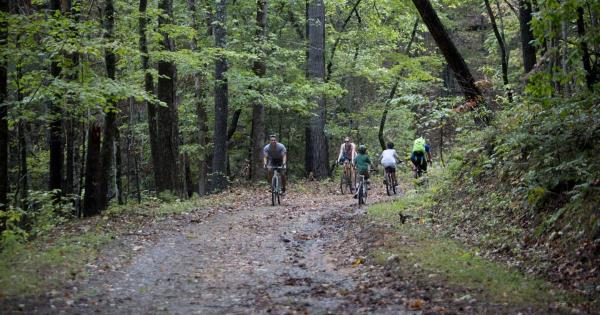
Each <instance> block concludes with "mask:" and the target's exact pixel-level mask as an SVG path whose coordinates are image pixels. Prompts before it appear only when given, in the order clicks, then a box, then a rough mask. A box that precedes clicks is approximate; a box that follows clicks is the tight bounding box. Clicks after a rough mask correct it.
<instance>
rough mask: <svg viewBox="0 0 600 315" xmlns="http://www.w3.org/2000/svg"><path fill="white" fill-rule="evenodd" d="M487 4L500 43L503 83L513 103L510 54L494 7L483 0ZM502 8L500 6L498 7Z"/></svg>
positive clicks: (488, 1) (495, 34)
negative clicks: (509, 80)
mask: <svg viewBox="0 0 600 315" xmlns="http://www.w3.org/2000/svg"><path fill="white" fill-rule="evenodd" d="M483 1H484V3H485V7H486V9H487V12H488V15H489V17H490V22H492V29H493V30H494V36H496V40H497V41H498V46H499V48H500V60H501V64H502V81H503V82H504V88H505V89H506V93H507V95H508V100H509V101H510V102H512V100H513V99H512V91H511V90H510V88H509V85H508V84H509V83H508V54H507V53H506V43H505V42H504V37H503V36H502V34H500V30H499V29H498V24H496V17H495V16H494V11H493V10H492V6H491V5H490V0H483ZM498 7H500V6H498ZM498 14H499V15H500V14H502V12H498Z"/></svg>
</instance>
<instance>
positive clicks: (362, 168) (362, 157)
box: [354, 144, 373, 189]
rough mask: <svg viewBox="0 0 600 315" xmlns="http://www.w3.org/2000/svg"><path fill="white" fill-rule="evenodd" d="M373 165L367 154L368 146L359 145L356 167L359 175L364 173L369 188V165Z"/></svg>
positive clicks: (355, 160)
mask: <svg viewBox="0 0 600 315" xmlns="http://www.w3.org/2000/svg"><path fill="white" fill-rule="evenodd" d="M371 166H373V164H372V163H371V159H370V158H369V156H368V155H367V147H366V146H365V145H364V144H361V145H360V146H359V147H358V154H357V155H356V157H355V158H354V167H355V168H356V172H357V173H358V175H364V176H365V181H366V183H367V189H369V167H371Z"/></svg>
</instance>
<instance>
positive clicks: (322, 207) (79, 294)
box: [24, 188, 407, 314]
mask: <svg viewBox="0 0 600 315" xmlns="http://www.w3.org/2000/svg"><path fill="white" fill-rule="evenodd" d="M317 189H318V188H317ZM315 192H316V191H315ZM376 198H377V199H379V198H383V197H382V196H379V197H376ZM251 199H252V200H249V201H247V202H245V203H243V204H242V205H243V206H242V207H237V206H236V207H231V206H230V207H225V208H221V209H212V210H198V211H191V212H190V213H186V214H183V215H180V216H177V217H175V218H170V219H169V220H166V221H164V222H162V223H159V224H156V225H155V226H150V227H148V228H147V229H144V230H139V231H136V233H134V234H135V235H133V236H128V237H125V238H123V239H122V240H121V242H122V245H121V247H122V248H121V250H120V251H119V250H117V249H115V250H114V252H112V253H107V254H106V255H105V256H106V258H105V260H104V261H101V262H98V263H97V264H95V265H90V266H88V267H89V271H90V276H89V278H88V280H86V282H85V283H82V284H80V287H79V288H74V289H73V288H69V289H67V290H66V292H64V293H63V292H60V293H57V294H55V295H56V296H55V297H53V298H51V299H50V300H49V301H48V304H45V305H37V306H36V307H35V308H33V309H28V310H24V311H25V312H26V313H28V312H34V313H59V312H64V313H69V314H71V313H101V314H163V313H167V314H224V313H230V314H240V313H245V314H247V313H273V314H282V313H301V314H303V313H309V314H326V313H336V314H339V313H377V314H386V313H387V314H404V313H407V312H406V311H405V307H404V306H403V303H402V301H401V300H400V296H399V295H398V294H396V295H395V292H386V290H385V289H382V291H381V292H378V293H377V294H373V291H372V290H368V291H369V292H366V293H361V292H364V291H365V290H363V289H364V288H365V286H364V283H365V281H367V280H366V279H365V277H367V276H368V272H367V271H368V269H369V267H366V266H365V265H363V264H362V262H363V261H364V257H363V258H361V257H360V251H361V246H360V245H361V244H360V243H359V242H358V241H357V240H356V238H355V236H354V235H355V234H356V232H357V231H355V230H354V231H353V230H351V229H350V228H356V226H353V227H351V226H350V225H349V222H352V221H353V220H355V219H357V218H359V217H360V216H362V215H363V210H361V209H358V208H357V207H356V206H355V203H356V202H355V200H353V199H352V198H351V197H349V196H347V195H346V196H340V195H335V194H329V193H320V194H317V193H314V192H313V193H306V192H303V193H301V192H290V193H289V194H288V196H286V198H285V199H284V200H283V203H282V205H281V206H277V207H271V206H268V205H265V202H264V200H265V198H264V196H260V193H257V194H255V196H254V197H253V198H251ZM374 199H375V198H373V199H371V200H370V202H373V200H374ZM123 248H130V249H131V250H130V251H129V255H132V256H130V257H127V256H128V255H123V254H121V255H118V254H119V253H123V252H124V251H123V250H122V249H123ZM125 252H126V251H125ZM371 268H372V267H371ZM28 305H29V303H28Z"/></svg>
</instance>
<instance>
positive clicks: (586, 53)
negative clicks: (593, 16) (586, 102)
mask: <svg viewBox="0 0 600 315" xmlns="http://www.w3.org/2000/svg"><path fill="white" fill-rule="evenodd" d="M583 16H584V12H583V8H582V7H578V8H577V34H579V45H580V46H581V60H582V62H583V69H584V70H585V82H586V84H587V87H588V88H589V89H590V90H591V89H592V88H593V86H594V84H595V83H596V82H598V76H597V73H596V71H595V69H594V68H593V67H592V63H591V60H590V50H589V48H588V44H587V39H586V36H585V35H586V33H585V22H584V17H583Z"/></svg>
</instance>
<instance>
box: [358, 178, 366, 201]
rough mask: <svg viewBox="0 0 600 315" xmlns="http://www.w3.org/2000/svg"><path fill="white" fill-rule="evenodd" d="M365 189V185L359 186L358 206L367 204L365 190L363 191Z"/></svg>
mask: <svg viewBox="0 0 600 315" xmlns="http://www.w3.org/2000/svg"><path fill="white" fill-rule="evenodd" d="M363 187H364V183H362V182H361V183H360V185H358V205H359V206H361V205H364V204H365V190H364V189H363Z"/></svg>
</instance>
